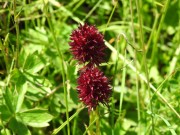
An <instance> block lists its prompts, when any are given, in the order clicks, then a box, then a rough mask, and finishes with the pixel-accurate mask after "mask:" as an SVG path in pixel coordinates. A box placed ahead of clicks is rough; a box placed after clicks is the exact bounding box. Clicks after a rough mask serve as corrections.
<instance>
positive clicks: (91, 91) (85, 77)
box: [77, 67, 111, 111]
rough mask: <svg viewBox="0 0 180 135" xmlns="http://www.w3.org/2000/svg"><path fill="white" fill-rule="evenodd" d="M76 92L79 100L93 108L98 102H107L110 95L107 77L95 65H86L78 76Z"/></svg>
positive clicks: (90, 108)
mask: <svg viewBox="0 0 180 135" xmlns="http://www.w3.org/2000/svg"><path fill="white" fill-rule="evenodd" d="M77 89H78V93H79V98H80V100H81V101H82V102H83V103H84V104H85V105H86V106H87V107H88V109H89V111H90V110H94V109H95V108H96V106H97V105H98V104H99V103H102V104H105V105H106V104H107V103H108V101H109V97H110V95H111V87H110V85H109V82H108V79H107V77H106V76H104V75H103V72H101V71H100V70H99V69H98V68H96V67H87V68H86V69H85V70H84V71H82V72H81V74H80V76H79V78H78V87H77Z"/></svg>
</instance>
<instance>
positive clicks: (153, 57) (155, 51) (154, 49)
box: [151, 0, 170, 65]
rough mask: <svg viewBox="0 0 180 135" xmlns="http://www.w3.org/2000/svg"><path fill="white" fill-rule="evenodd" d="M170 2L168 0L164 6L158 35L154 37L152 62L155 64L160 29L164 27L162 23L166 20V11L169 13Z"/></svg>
mask: <svg viewBox="0 0 180 135" xmlns="http://www.w3.org/2000/svg"><path fill="white" fill-rule="evenodd" d="M169 2H170V0H167V1H166V4H165V6H164V9H163V14H162V16H161V20H160V22H159V26H158V29H157V33H156V36H155V38H154V42H153V50H152V56H151V57H152V58H151V59H152V61H151V63H152V64H153V65H154V64H155V61H156V54H157V53H158V46H157V42H158V39H159V34H160V31H161V28H162V24H163V21H164V18H165V16H166V13H167V9H168V7H169V5H170V4H169Z"/></svg>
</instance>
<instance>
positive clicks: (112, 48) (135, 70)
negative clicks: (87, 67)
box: [105, 41, 180, 119]
mask: <svg viewBox="0 0 180 135" xmlns="http://www.w3.org/2000/svg"><path fill="white" fill-rule="evenodd" d="M105 45H106V46H107V47H108V48H109V49H110V50H111V51H112V52H113V53H115V54H116V55H117V50H116V49H115V48H114V47H113V46H112V45H110V44H109V43H108V42H107V41H105ZM119 58H120V59H121V60H124V59H125V58H124V57H123V56H122V55H121V54H119ZM125 63H126V65H127V66H128V67H129V68H130V69H131V70H132V71H133V72H135V73H136V72H137V73H138V76H139V78H140V79H142V80H143V81H144V82H145V83H146V84H148V81H147V79H146V77H144V76H143V75H142V74H141V73H140V72H139V71H138V70H137V69H136V68H135V67H134V66H133V65H132V63H131V62H129V61H128V60H126V59H125ZM149 87H150V88H151V90H152V91H153V92H156V91H157V89H156V88H155V87H154V86H153V85H152V84H151V83H150V82H149ZM156 95H157V97H159V98H158V99H159V101H160V102H161V103H164V104H165V105H167V106H168V107H169V108H170V110H171V111H172V112H173V113H174V114H175V115H176V116H177V118H178V119H180V114H179V113H178V112H177V111H176V110H175V109H174V107H173V106H172V105H171V104H169V102H168V101H167V100H166V99H165V98H164V96H163V95H162V94H161V93H159V91H157V92H156ZM160 99H161V100H160Z"/></svg>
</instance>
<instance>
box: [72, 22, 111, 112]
mask: <svg viewBox="0 0 180 135" xmlns="http://www.w3.org/2000/svg"><path fill="white" fill-rule="evenodd" d="M70 39H71V42H70V43H69V45H70V50H71V52H72V54H73V56H74V58H75V59H76V60H78V62H79V63H80V64H84V67H83V70H80V76H79V78H78V81H77V82H78V86H77V91H78V94H79V99H80V101H82V102H83V103H84V104H85V105H86V106H87V107H88V110H89V111H90V110H94V109H96V107H97V105H98V104H99V103H102V104H105V105H107V103H108V101H109V97H110V95H111V87H110V85H109V81H108V78H107V77H106V76H104V74H103V72H102V71H100V70H99V69H98V66H99V64H101V63H102V62H104V59H103V58H104V56H105V53H104V50H105V49H106V46H105V43H104V40H103V35H102V34H101V33H99V31H98V30H97V28H96V27H95V26H92V25H88V24H86V23H85V24H84V25H80V26H79V27H78V29H76V30H74V31H73V32H72V34H71V37H70Z"/></svg>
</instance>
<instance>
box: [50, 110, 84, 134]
mask: <svg viewBox="0 0 180 135" xmlns="http://www.w3.org/2000/svg"><path fill="white" fill-rule="evenodd" d="M82 109H84V107H80V108H79V109H77V111H76V112H75V113H74V114H73V115H72V116H71V117H70V118H69V121H67V120H66V121H65V122H64V123H63V124H61V125H60V126H59V127H58V128H56V129H55V130H54V131H53V133H52V135H57V134H58V133H59V132H60V131H61V129H63V128H64V127H65V126H66V125H67V124H68V122H70V121H71V120H73V119H74V117H76V116H77V115H78V114H79V112H80V111H81V110H82Z"/></svg>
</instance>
